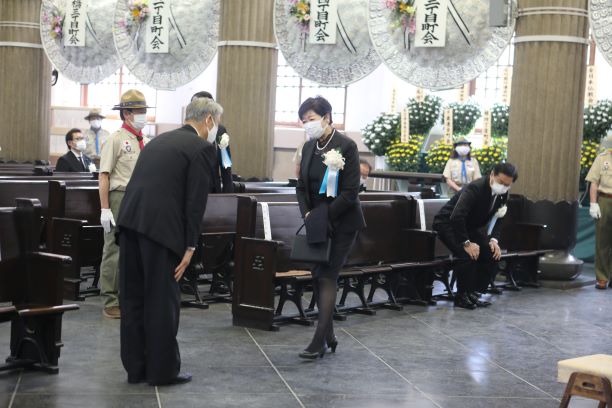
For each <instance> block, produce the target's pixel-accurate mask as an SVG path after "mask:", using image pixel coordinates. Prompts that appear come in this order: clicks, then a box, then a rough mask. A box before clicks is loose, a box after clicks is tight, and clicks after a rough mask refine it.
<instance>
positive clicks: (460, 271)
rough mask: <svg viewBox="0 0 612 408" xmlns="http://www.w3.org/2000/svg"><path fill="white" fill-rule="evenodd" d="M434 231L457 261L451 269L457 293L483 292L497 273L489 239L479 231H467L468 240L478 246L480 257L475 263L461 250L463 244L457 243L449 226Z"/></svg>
mask: <svg viewBox="0 0 612 408" xmlns="http://www.w3.org/2000/svg"><path fill="white" fill-rule="evenodd" d="M434 230H436V231H437V232H438V238H440V241H442V242H443V243H444V245H446V246H447V247H448V249H450V251H451V252H452V253H453V256H454V257H455V258H457V259H458V261H459V262H457V265H455V267H454V269H453V273H454V276H456V277H457V292H458V293H459V294H461V293H468V292H474V291H479V292H484V291H485V290H486V289H487V287H488V286H489V283H490V282H491V280H492V279H494V277H495V274H496V272H497V262H496V261H495V260H494V259H493V253H492V252H491V248H489V238H488V237H487V235H486V234H485V233H483V232H481V231H478V230H475V231H468V236H469V240H470V241H471V242H473V243H475V244H478V246H480V255H479V256H478V259H477V260H476V261H474V260H472V259H470V257H469V255H468V254H467V252H465V250H464V249H463V243H462V242H461V243H460V242H457V238H456V236H455V231H454V230H453V229H452V227H451V226H447V225H436V226H434Z"/></svg>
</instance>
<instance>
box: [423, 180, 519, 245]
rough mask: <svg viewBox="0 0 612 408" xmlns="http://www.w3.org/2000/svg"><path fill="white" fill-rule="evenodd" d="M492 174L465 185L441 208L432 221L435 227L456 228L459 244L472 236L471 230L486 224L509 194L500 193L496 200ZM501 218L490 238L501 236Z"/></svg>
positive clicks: (504, 202)
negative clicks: (492, 187)
mask: <svg viewBox="0 0 612 408" xmlns="http://www.w3.org/2000/svg"><path fill="white" fill-rule="evenodd" d="M489 179H490V176H486V177H482V178H480V179H478V180H474V181H472V182H471V183H470V184H468V185H466V186H464V187H463V188H462V189H461V190H460V191H459V192H458V193H457V194H455V195H454V196H453V198H451V199H450V200H449V201H448V203H446V205H444V207H442V208H441V209H440V211H439V212H438V214H436V216H435V217H434V220H433V229H434V230H437V229H438V228H440V227H445V226H450V227H451V228H452V229H453V231H455V238H456V240H457V243H459V244H460V243H463V242H465V241H467V240H468V239H470V238H469V236H468V231H470V232H471V231H475V230H479V229H481V228H483V227H486V226H487V225H488V224H489V222H490V221H491V219H492V218H493V216H494V215H495V213H496V212H497V210H498V209H499V208H500V207H501V206H503V205H506V203H507V202H508V193H506V194H503V195H499V196H497V198H496V199H495V205H494V206H493V207H492V208H491V204H492V203H493V201H492V200H493V196H492V194H491V186H490V184H489ZM500 225H501V220H498V221H497V222H496V223H495V227H494V228H493V231H492V232H491V238H495V239H499V234H500V232H501V228H500Z"/></svg>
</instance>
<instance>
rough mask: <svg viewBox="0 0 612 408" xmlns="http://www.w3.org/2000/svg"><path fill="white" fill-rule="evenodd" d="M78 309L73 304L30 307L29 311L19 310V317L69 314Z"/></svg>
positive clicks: (77, 306)
mask: <svg viewBox="0 0 612 408" xmlns="http://www.w3.org/2000/svg"><path fill="white" fill-rule="evenodd" d="M78 309H79V305H75V304H68V305H56V306H41V307H32V308H29V309H21V310H19V316H21V317H31V316H42V315H52V314H61V313H64V312H69V311H71V310H78Z"/></svg>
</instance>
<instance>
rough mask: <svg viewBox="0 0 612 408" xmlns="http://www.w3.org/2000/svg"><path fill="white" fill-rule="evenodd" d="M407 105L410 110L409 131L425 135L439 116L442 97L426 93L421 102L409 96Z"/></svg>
mask: <svg viewBox="0 0 612 408" xmlns="http://www.w3.org/2000/svg"><path fill="white" fill-rule="evenodd" d="M407 106H408V111H409V112H410V133H414V134H417V135H427V134H429V131H430V130H431V128H432V127H433V126H434V125H435V124H436V121H437V120H438V117H439V116H440V110H441V108H442V98H440V97H439V96H432V95H426V96H425V98H424V99H423V101H422V102H419V101H417V100H416V99H415V98H410V100H409V101H408V105H407Z"/></svg>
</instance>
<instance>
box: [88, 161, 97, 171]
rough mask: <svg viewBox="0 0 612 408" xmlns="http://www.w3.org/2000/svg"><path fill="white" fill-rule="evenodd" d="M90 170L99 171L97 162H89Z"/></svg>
mask: <svg viewBox="0 0 612 408" xmlns="http://www.w3.org/2000/svg"><path fill="white" fill-rule="evenodd" d="M89 171H90V172H91V173H94V172H96V171H98V169H97V168H96V165H95V164H93V163H89Z"/></svg>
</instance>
